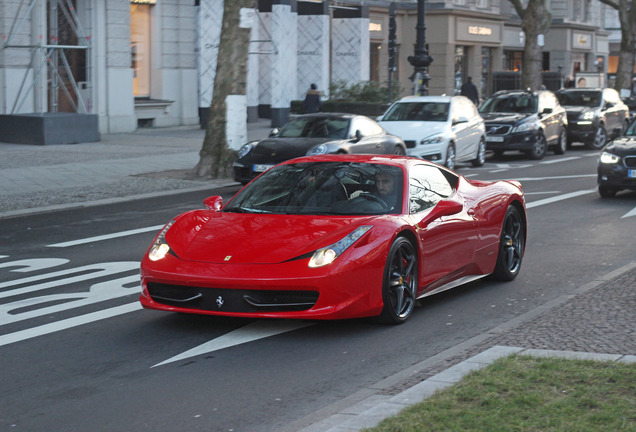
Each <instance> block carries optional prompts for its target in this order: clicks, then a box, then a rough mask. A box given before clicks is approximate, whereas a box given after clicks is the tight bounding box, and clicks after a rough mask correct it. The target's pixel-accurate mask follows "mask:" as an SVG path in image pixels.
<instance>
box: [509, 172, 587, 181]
mask: <svg viewBox="0 0 636 432" xmlns="http://www.w3.org/2000/svg"><path fill="white" fill-rule="evenodd" d="M589 177H597V174H583V175H570V176H552V177H521V178H517V177H515V180H517V181H520V182H524V181H526V182H527V181H542V180H565V179H578V178H589ZM508 180H509V179H508Z"/></svg>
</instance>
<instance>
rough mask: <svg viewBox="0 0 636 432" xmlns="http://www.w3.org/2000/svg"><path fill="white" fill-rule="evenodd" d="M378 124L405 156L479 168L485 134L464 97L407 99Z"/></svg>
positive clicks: (385, 114) (482, 123)
mask: <svg viewBox="0 0 636 432" xmlns="http://www.w3.org/2000/svg"><path fill="white" fill-rule="evenodd" d="M378 122H379V123H380V125H382V127H383V128H384V129H385V130H386V131H387V132H389V133H390V134H393V135H397V136H399V137H400V138H402V139H403V140H404V142H405V144H406V153H407V154H408V155H409V156H415V157H419V158H422V159H427V160H430V161H432V162H435V163H438V164H441V165H445V166H446V167H447V168H449V169H454V168H455V164H456V163H457V162H471V163H472V164H473V166H476V167H478V166H482V165H483V164H484V163H485V161H486V130H485V126H484V120H483V119H482V118H481V116H480V115H479V112H478V111H477V108H476V107H475V105H474V104H473V103H472V102H471V101H470V100H469V99H468V98H466V97H464V96H407V97H405V98H402V99H400V100H399V101H397V102H395V103H394V104H393V105H391V107H390V108H389V109H388V110H387V111H386V113H384V114H383V115H382V116H380V117H378Z"/></svg>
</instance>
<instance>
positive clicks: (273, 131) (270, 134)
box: [269, 128, 280, 137]
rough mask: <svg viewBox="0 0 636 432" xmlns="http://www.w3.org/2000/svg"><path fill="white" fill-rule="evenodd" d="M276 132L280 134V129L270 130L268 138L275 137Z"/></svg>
mask: <svg viewBox="0 0 636 432" xmlns="http://www.w3.org/2000/svg"><path fill="white" fill-rule="evenodd" d="M278 132H280V129H278V128H274V129H272V130H271V131H270V132H269V136H270V137H273V136H276V135H278Z"/></svg>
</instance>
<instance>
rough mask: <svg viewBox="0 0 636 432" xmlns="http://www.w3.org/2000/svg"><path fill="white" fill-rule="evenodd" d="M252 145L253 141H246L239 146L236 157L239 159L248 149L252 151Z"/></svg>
mask: <svg viewBox="0 0 636 432" xmlns="http://www.w3.org/2000/svg"><path fill="white" fill-rule="evenodd" d="M253 147H254V144H253V143H247V144H244V145H243V146H241V148H240V149H239V151H238V153H237V155H236V157H237V159H240V158H242V157H244V156H245V155H247V154H248V153H249V152H250V151H252V148H253Z"/></svg>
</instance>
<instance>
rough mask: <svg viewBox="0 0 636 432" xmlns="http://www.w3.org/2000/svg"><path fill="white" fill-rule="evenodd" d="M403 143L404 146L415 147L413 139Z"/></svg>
mask: <svg viewBox="0 0 636 432" xmlns="http://www.w3.org/2000/svg"><path fill="white" fill-rule="evenodd" d="M404 144H406V148H415V141H411V140H409V141H406V140H405V141H404Z"/></svg>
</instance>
